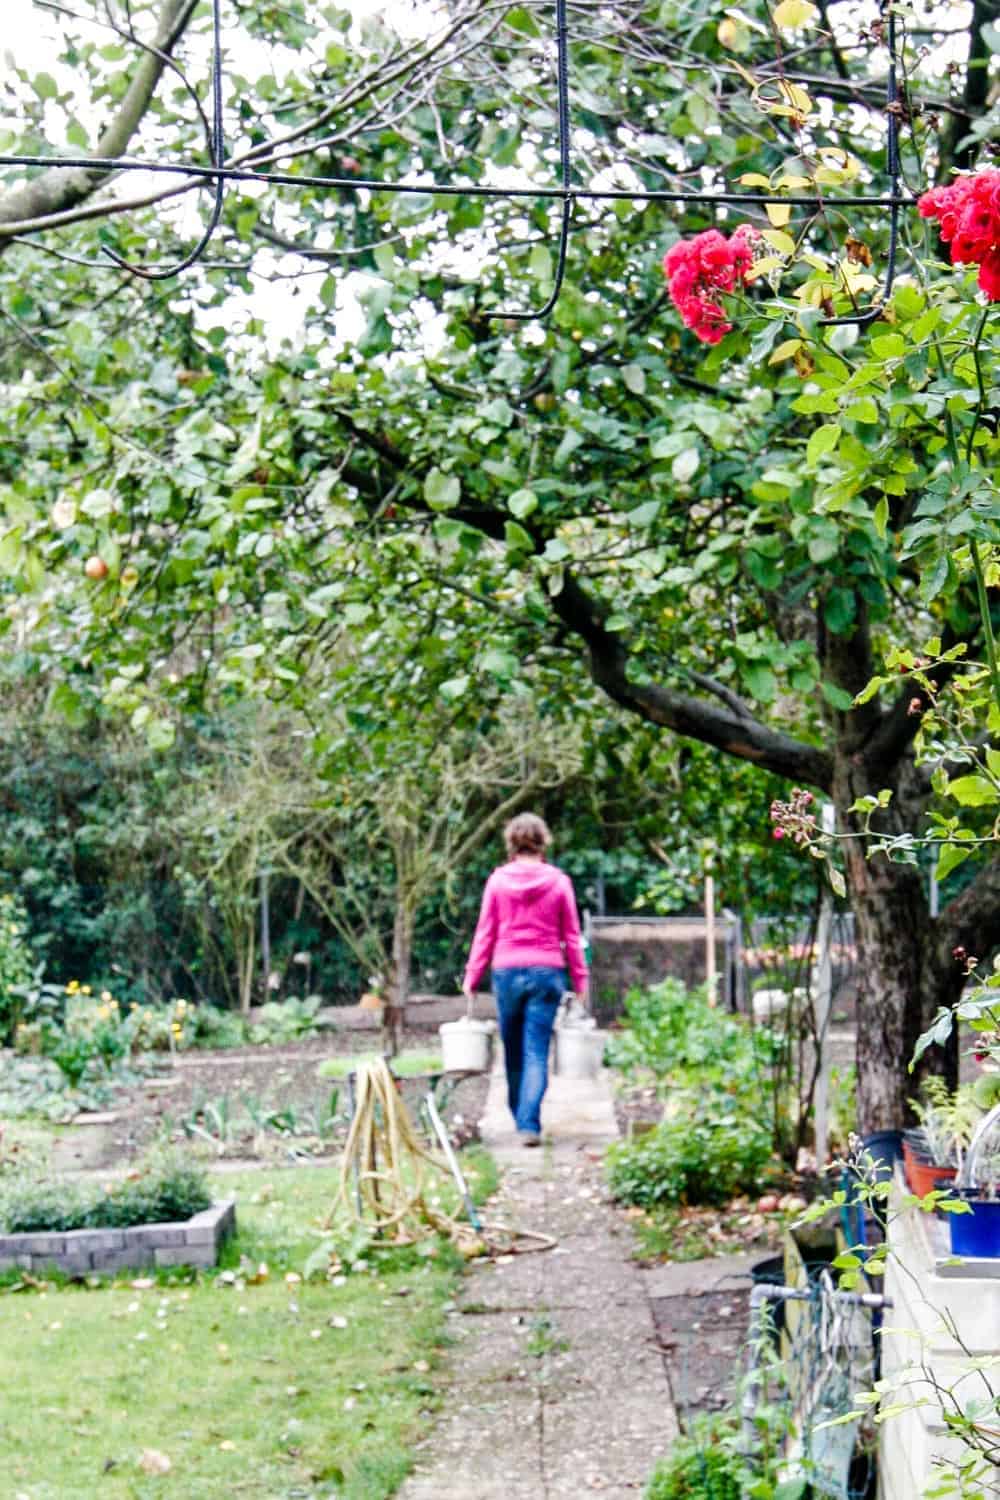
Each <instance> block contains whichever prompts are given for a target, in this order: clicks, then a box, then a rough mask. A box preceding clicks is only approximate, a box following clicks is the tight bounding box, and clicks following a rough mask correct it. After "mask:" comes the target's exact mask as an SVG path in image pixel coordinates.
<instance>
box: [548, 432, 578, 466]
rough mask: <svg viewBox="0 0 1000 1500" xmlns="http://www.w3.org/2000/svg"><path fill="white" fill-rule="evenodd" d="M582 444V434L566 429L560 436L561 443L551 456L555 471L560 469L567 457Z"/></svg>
mask: <svg viewBox="0 0 1000 1500" xmlns="http://www.w3.org/2000/svg"><path fill="white" fill-rule="evenodd" d="M582 442H583V436H582V434H581V433H579V432H577V431H576V430H575V428H573V427H567V429H566V431H565V432H564V433H563V435H562V442H561V443H560V444H559V447H558V448H557V449H556V451H555V453H554V454H553V456H552V462H553V465H554V466H555V467H556V468H557V469H561V468H562V466H563V464H564V463H565V462H566V460H567V459H568V458H569V456H570V455H571V454H572V453H574V452H575V451H576V449H577V448H579V446H580V444H581V443H582Z"/></svg>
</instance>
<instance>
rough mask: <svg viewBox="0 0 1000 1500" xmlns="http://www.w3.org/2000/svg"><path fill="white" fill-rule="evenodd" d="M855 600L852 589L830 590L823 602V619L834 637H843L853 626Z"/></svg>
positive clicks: (855, 609) (855, 607)
mask: <svg viewBox="0 0 1000 1500" xmlns="http://www.w3.org/2000/svg"><path fill="white" fill-rule="evenodd" d="M856 611H857V600H856V599H855V597H854V590H853V589H842V588H835V589H831V590H830V592H829V593H828V594H827V596H826V598H825V599H824V600H823V619H824V621H825V623H826V627H827V629H828V630H832V631H833V633H834V635H843V634H844V633H845V631H847V630H849V629H850V627H851V626H852V625H853V624H854V617H855V614H856Z"/></svg>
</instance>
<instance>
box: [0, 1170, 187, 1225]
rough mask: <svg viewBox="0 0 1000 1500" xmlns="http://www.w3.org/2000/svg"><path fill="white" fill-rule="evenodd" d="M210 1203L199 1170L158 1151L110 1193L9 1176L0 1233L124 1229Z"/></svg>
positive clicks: (1, 1198) (1, 1189) (1, 1196)
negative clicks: (134, 1174) (137, 1171)
mask: <svg viewBox="0 0 1000 1500" xmlns="http://www.w3.org/2000/svg"><path fill="white" fill-rule="evenodd" d="M211 1202H212V1195H211V1193H210V1192H209V1189H208V1179H207V1177H206V1175H205V1172H204V1169H203V1168H202V1167H200V1166H198V1165H197V1164H196V1163H194V1162H191V1161H189V1160H188V1159H187V1157H185V1156H184V1154H183V1153H182V1152H179V1151H170V1152H161V1153H158V1154H157V1155H154V1156H150V1157H149V1158H148V1159H147V1161H146V1163H145V1165H144V1167H143V1168H142V1169H141V1170H140V1172H139V1173H138V1174H137V1175H136V1176H135V1177H132V1178H129V1179H127V1180H126V1181H125V1182H121V1183H118V1184H117V1185H116V1186H115V1187H113V1188H112V1189H111V1191H110V1192H105V1191H104V1189H103V1188H102V1187H101V1185H100V1184H99V1183H79V1182H72V1181H65V1180H61V1179H58V1178H48V1179H46V1178H42V1179H41V1180H39V1179H38V1178H37V1177H36V1176H35V1175H34V1174H32V1175H30V1176H29V1175H22V1174H11V1175H10V1176H9V1177H7V1178H6V1179H5V1180H4V1181H3V1182H2V1183H0V1231H2V1232H3V1233H5V1234H28V1233H31V1232H32V1231H43V1230H51V1231H52V1232H53V1233H68V1232H69V1231H70V1230H73V1229H128V1228H131V1227H132V1226H133V1225H136V1224H161V1223H165V1222H173V1221H178V1220H183V1219H189V1218H190V1217H191V1216H192V1214H196V1213H201V1211H202V1210H203V1209H206V1208H208V1207H210V1206H211Z"/></svg>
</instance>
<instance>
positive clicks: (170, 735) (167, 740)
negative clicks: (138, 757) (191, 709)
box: [146, 719, 177, 750]
mask: <svg viewBox="0 0 1000 1500" xmlns="http://www.w3.org/2000/svg"><path fill="white" fill-rule="evenodd" d="M176 737H177V732H176V730H175V728H174V726H173V724H172V723H171V722H170V720H169V719H151V720H150V721H149V723H148V725H147V726H146V743H147V744H148V745H149V748H150V750H169V749H170V747H171V745H172V744H173V743H174V740H175V739H176Z"/></svg>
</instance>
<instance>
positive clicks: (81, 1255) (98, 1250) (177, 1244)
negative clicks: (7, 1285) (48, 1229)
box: [0, 1199, 236, 1275]
mask: <svg viewBox="0 0 1000 1500" xmlns="http://www.w3.org/2000/svg"><path fill="white" fill-rule="evenodd" d="M235 1228H236V1204H235V1203H234V1202H233V1200H232V1199H225V1200H224V1201H223V1202H221V1203H213V1204H212V1207H211V1208H206V1209H205V1210H204V1212H203V1213H200V1214H194V1215H193V1216H192V1217H191V1218H190V1219H185V1220H184V1221H183V1222H182V1223H178V1224H141V1225H138V1226H137V1227H136V1228H134V1229H74V1230H71V1231H69V1232H68V1233H66V1234H47V1233H46V1234H43V1233H33V1234H0V1271H12V1270H22V1271H42V1270H57V1271H64V1272H66V1273H67V1275H79V1274H80V1273H81V1272H84V1271H123V1270H131V1269H135V1270H139V1269H141V1268H143V1267H147V1266H153V1267H161V1266H214V1265H215V1264H216V1262H217V1261H218V1258H219V1250H220V1248H221V1246H222V1243H223V1241H224V1240H225V1239H226V1238H227V1236H228V1235H230V1234H232V1233H233V1231H234V1230H235Z"/></svg>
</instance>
